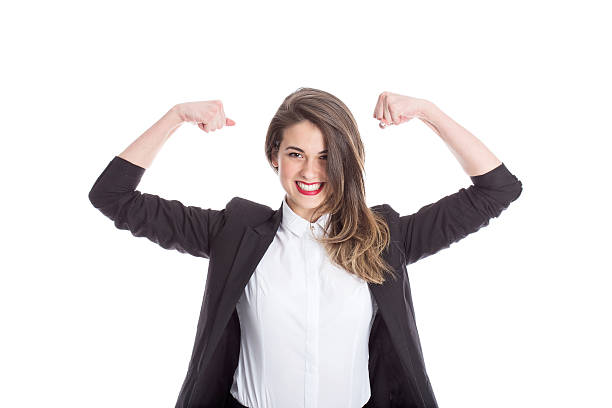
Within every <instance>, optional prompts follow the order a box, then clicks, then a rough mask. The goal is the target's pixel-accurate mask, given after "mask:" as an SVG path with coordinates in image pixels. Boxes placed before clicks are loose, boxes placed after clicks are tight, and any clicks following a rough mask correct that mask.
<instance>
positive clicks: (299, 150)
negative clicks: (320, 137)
mask: <svg viewBox="0 0 612 408" xmlns="http://www.w3.org/2000/svg"><path fill="white" fill-rule="evenodd" d="M289 149H294V150H297V151H298V152H302V153H306V152H305V151H303V150H302V149H300V148H299V147H295V146H289V147H286V148H285V151H286V150H289ZM321 153H327V149H325V150H321V151H320V152H319V153H317V154H321Z"/></svg>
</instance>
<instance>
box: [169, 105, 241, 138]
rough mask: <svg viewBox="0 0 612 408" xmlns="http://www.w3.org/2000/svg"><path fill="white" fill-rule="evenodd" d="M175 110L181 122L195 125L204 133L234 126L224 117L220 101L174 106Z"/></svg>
mask: <svg viewBox="0 0 612 408" xmlns="http://www.w3.org/2000/svg"><path fill="white" fill-rule="evenodd" d="M176 110H177V112H178V114H179V117H180V118H181V120H182V121H183V122H190V123H192V124H197V125H198V127H199V128H200V129H202V130H203V131H205V132H206V133H208V132H210V131H212V132H214V131H215V130H217V129H221V128H222V127H223V126H234V125H235V124H236V122H234V121H233V120H232V119H230V118H226V117H225V111H224V110H223V103H221V101H220V100H214V101H199V102H185V103H180V104H178V105H176Z"/></svg>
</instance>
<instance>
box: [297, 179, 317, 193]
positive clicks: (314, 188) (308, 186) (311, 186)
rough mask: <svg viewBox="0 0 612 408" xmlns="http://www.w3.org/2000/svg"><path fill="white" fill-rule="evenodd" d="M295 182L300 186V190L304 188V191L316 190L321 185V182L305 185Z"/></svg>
mask: <svg viewBox="0 0 612 408" xmlns="http://www.w3.org/2000/svg"><path fill="white" fill-rule="evenodd" d="M297 184H298V185H299V186H300V188H301V189H302V190H306V191H315V190H318V189H319V187H321V183H317V184H311V185H307V184H304V183H300V182H299V181H298V182H297Z"/></svg>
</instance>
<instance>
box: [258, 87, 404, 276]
mask: <svg viewBox="0 0 612 408" xmlns="http://www.w3.org/2000/svg"><path fill="white" fill-rule="evenodd" d="M304 120H308V121H310V122H312V123H313V124H314V125H316V126H317V127H318V128H319V130H320V131H321V133H322V134H323V138H324V140H325V144H326V146H327V150H328V153H327V156H328V158H327V179H328V180H327V183H328V192H329V193H328V194H327V196H326V198H325V200H324V201H323V202H322V203H321V205H319V206H318V207H317V208H315V209H314V212H313V215H312V218H311V220H310V221H311V222H312V221H313V220H316V219H318V218H319V217H320V216H321V215H323V214H326V213H329V214H330V217H329V219H328V221H327V223H326V225H325V230H326V234H325V236H324V237H320V238H318V237H317V238H316V239H317V240H318V241H319V242H320V243H321V244H322V245H323V246H324V248H325V250H326V251H327V254H328V255H329V258H330V259H331V261H332V262H333V263H335V264H336V265H338V266H339V267H341V268H343V269H345V270H346V271H348V272H349V273H353V274H355V275H357V276H359V277H360V278H362V279H364V280H365V281H367V282H373V283H378V284H382V283H383V282H384V281H385V278H384V276H383V275H384V273H385V272H389V273H391V275H392V276H393V277H394V278H395V279H397V277H396V276H395V274H394V273H393V268H392V267H391V266H389V264H388V263H387V262H386V261H385V260H384V259H383V257H382V255H381V254H382V252H383V251H384V249H385V248H386V247H387V246H388V245H389V241H390V232H389V227H388V225H387V223H386V221H385V218H384V217H383V216H382V215H381V214H377V213H376V212H374V211H372V210H371V209H370V208H369V207H368V206H367V205H366V202H365V187H364V178H363V175H364V173H365V168H364V162H365V151H364V148H363V143H362V141H361V136H360V135H359V130H358V129H357V123H356V121H355V118H354V117H353V115H352V114H351V112H350V111H349V109H348V108H347V107H346V105H345V104H344V103H343V102H342V101H341V100H340V99H338V98H337V97H335V96H334V95H332V94H330V93H328V92H325V91H321V90H319V89H314V88H298V89H297V90H296V91H295V92H293V93H291V94H290V95H289V96H287V97H286V98H285V100H284V101H283V103H282V104H281V105H280V107H279V108H278V110H277V111H276V114H275V115H274V117H273V118H272V121H271V122H270V126H269V127H268V133H267V135H266V144H265V149H266V157H267V159H268V162H269V164H270V166H271V167H272V168H273V170H274V172H275V173H276V174H277V175H278V168H277V167H275V166H274V165H273V160H274V159H276V158H277V155H278V153H279V152H278V150H279V147H280V144H281V141H282V138H283V131H284V129H286V128H288V127H290V126H292V125H294V124H296V123H299V122H302V121H304Z"/></svg>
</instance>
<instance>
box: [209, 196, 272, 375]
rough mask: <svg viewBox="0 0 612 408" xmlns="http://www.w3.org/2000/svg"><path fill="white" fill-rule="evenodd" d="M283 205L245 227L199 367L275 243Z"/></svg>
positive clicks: (217, 339) (215, 343)
mask: <svg viewBox="0 0 612 408" xmlns="http://www.w3.org/2000/svg"><path fill="white" fill-rule="evenodd" d="M282 209H283V206H282V204H281V206H280V208H279V209H278V210H276V211H275V212H274V214H273V215H272V216H271V217H270V218H268V219H267V220H266V221H264V222H263V223H261V224H259V225H256V226H254V227H251V226H247V227H246V228H245V232H244V235H243V236H242V239H241V241H240V245H239V247H238V251H237V252H236V257H235V258H234V262H233V263H232V266H231V268H230V270H229V272H228V274H227V279H226V282H225V285H224V286H223V290H222V294H221V297H220V299H221V300H220V303H219V307H218V309H217V313H216V315H215V317H214V322H213V325H212V329H211V334H210V338H209V341H208V342H207V344H208V345H207V347H206V349H205V350H204V353H203V355H202V359H201V360H200V364H198V368H199V366H200V365H201V364H202V363H205V362H207V361H208V357H209V356H210V353H211V352H212V350H215V348H216V345H217V342H218V341H219V339H220V338H221V335H222V334H223V330H224V328H225V326H226V325H227V323H228V321H229V319H230V317H231V315H232V313H233V312H234V310H235V307H236V304H237V303H238V300H239V299H240V296H241V295H242V292H244V289H245V287H246V285H247V283H248V282H249V279H250V278H251V276H252V275H253V272H255V268H256V267H257V265H258V264H259V261H261V258H263V256H264V254H265V253H266V251H267V249H268V247H269V246H270V244H271V243H272V240H273V239H274V236H275V235H276V231H277V230H278V228H279V226H280V223H281V220H282V215H283V212H282Z"/></svg>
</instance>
